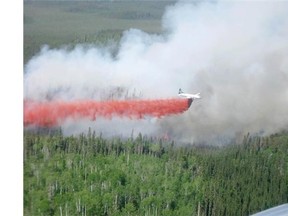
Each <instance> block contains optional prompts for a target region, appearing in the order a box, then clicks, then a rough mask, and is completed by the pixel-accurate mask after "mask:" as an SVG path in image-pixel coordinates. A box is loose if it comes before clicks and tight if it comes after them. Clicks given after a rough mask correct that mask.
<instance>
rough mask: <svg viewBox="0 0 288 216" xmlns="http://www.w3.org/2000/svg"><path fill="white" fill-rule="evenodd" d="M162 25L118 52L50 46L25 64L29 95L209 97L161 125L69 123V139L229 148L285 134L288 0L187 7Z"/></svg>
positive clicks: (133, 32) (178, 7)
mask: <svg viewBox="0 0 288 216" xmlns="http://www.w3.org/2000/svg"><path fill="white" fill-rule="evenodd" d="M162 23H163V32H165V33H163V34H161V35H151V34H147V33H145V32H142V31H140V30H137V29H130V30H127V31H126V32H125V33H124V36H123V38H122V39H121V43H120V47H119V50H118V53H117V54H116V56H114V55H112V53H111V52H110V51H109V47H107V49H103V48H101V49H100V48H97V47H93V46H91V47H88V48H87V46H85V47H84V46H82V45H79V46H77V47H76V48H75V49H73V50H68V49H65V48H63V49H49V48H48V47H44V48H43V49H42V51H41V52H40V53H39V54H38V55H37V56H35V57H34V58H32V59H31V60H30V61H29V63H28V64H27V65H26V66H25V77H24V93H25V99H26V100H28V99H29V100H51V99H61V100H76V99H95V100H103V99H105V98H107V97H112V98H113V97H117V98H122V99H124V98H129V97H135V96H139V97H142V98H149V99H150V98H154V99H155V98H171V97H177V96H176V94H177V90H178V89H179V88H180V87H181V88H182V89H183V90H184V91H186V92H191V93H196V92H201V95H202V98H203V99H201V100H199V101H194V102H193V104H192V106H191V108H190V110H188V111H187V112H186V113H184V114H182V115H177V116H172V117H168V118H163V119H158V120H153V121H151V119H148V120H141V121H136V120H131V121H130V120H127V119H120V120H119V119H112V120H109V121H108V120H105V119H103V120H101V121H96V122H88V121H86V120H83V121H81V123H79V122H78V123H77V122H66V123H65V124H64V125H63V128H64V132H65V133H67V134H69V133H75V132H83V131H84V132H85V131H87V130H88V127H89V126H90V127H91V128H92V129H96V130H97V131H99V132H100V131H101V130H103V131H102V132H103V133H105V134H106V135H107V136H109V135H110V132H111V131H113V133H112V132H111V133H112V135H115V134H119V135H123V136H125V135H127V136H130V135H131V132H132V131H134V134H137V133H138V132H142V133H143V134H148V135H160V136H161V135H162V134H168V135H169V136H170V137H171V138H172V139H176V140H178V141H181V142H190V143H194V142H206V143H217V142H218V143H223V142H226V141H229V140H231V139H233V138H235V137H237V136H240V137H241V136H243V134H246V133H248V132H250V133H261V134H270V133H273V132H277V131H279V130H281V129H285V128H286V129H287V127H288V111H287V107H288V3H287V2H258V1H256V2H240V1H237V2H218V3H215V2H214V3H207V2H206V3H198V4H195V3H193V4H189V3H187V2H186V3H183V2H179V3H177V4H175V5H173V6H170V7H168V8H167V11H166V13H165V15H164V16H163V22H162ZM119 92H120V93H119ZM107 128H109V130H107Z"/></svg>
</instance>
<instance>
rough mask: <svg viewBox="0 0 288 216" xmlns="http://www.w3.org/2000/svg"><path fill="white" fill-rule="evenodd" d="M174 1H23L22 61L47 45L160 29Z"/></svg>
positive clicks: (103, 39) (102, 40) (95, 40)
mask: <svg viewBox="0 0 288 216" xmlns="http://www.w3.org/2000/svg"><path fill="white" fill-rule="evenodd" d="M171 4H173V1H164V2H154V1H121V2H91V1H88V2H85V1H84V2H69V1H68V2H67V1H65V2H61V1H43V2H42V1H41V2H40V1H32V2H24V63H27V61H28V60H29V59H30V58H31V57H32V56H33V55H35V54H36V53H37V52H39V50H40V48H41V46H42V45H44V44H48V45H49V46H50V47H60V46H61V45H75V44H78V43H96V44H105V43H107V42H108V41H110V40H115V41H119V39H120V38H121V35H122V32H123V31H124V30H127V29H130V28H138V29H141V30H143V31H146V32H150V33H159V32H161V17H162V15H163V13H164V11H165V8H166V6H168V5H171Z"/></svg>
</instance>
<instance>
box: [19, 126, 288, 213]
mask: <svg viewBox="0 0 288 216" xmlns="http://www.w3.org/2000/svg"><path fill="white" fill-rule="evenodd" d="M287 153H288V133H287V132H282V133H279V134H274V135H271V136H267V137H257V136H255V137H253V136H251V135H249V134H247V135H246V136H245V137H244V139H243V142H242V143H238V144H236V143H235V144H230V145H227V146H224V147H212V146H192V145H181V146H179V145H178V144H177V143H175V142H174V141H168V140H163V139H160V138H152V137H146V136H143V135H142V134H141V133H140V134H138V136H137V137H136V138H133V137H131V138H129V139H122V138H119V137H118V138H117V137H114V138H109V139H107V138H103V137H102V135H101V134H98V135H96V133H95V131H92V130H90V129H89V131H88V132H87V133H83V134H81V135H79V136H73V135H72V136H64V135H63V134H62V131H61V129H57V130H55V131H53V132H49V133H47V132H46V133H42V132H41V131H40V132H39V130H38V132H35V131H27V130H26V131H25V132H24V215H250V214H252V213H255V212H258V211H261V210H264V209H267V208H270V207H273V206H276V205H279V204H282V203H286V202H287V201H288V187H287V186H288V167H287V165H288V157H287Z"/></svg>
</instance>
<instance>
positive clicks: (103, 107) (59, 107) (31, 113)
mask: <svg viewBox="0 0 288 216" xmlns="http://www.w3.org/2000/svg"><path fill="white" fill-rule="evenodd" d="M191 103H192V99H162V100H127V101H120V100H118V101H114V100H113V101H92V100H90V101H73V102H67V101H66V102H65V101H52V102H40V103H39V102H38V103H37V102H25V103H24V106H25V107H24V125H36V126H44V127H51V126H59V125H62V124H63V122H64V121H65V120H67V119H68V118H69V119H73V120H77V119H81V118H85V119H89V120H96V119H97V118H99V117H104V118H108V119H111V118H112V117H115V116H116V117H127V118H130V119H142V118H144V117H157V118H161V117H164V116H168V115H172V114H179V113H182V112H184V111H186V110H187V109H188V108H189V106H190V105H191Z"/></svg>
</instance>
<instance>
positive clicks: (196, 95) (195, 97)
mask: <svg viewBox="0 0 288 216" xmlns="http://www.w3.org/2000/svg"><path fill="white" fill-rule="evenodd" d="M178 96H179V97H182V98H188V99H192V100H194V99H200V98H201V97H200V93H197V94H188V93H184V92H183V91H182V90H181V88H180V89H179V92H178Z"/></svg>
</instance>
